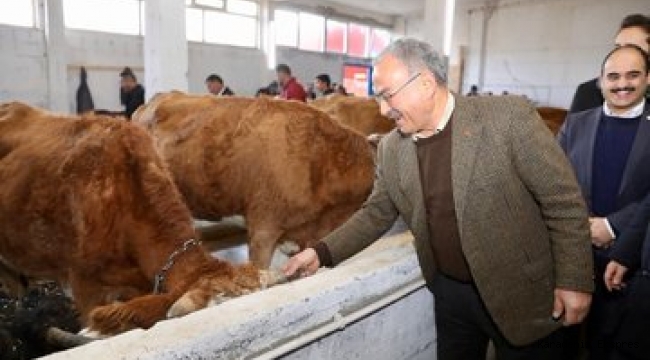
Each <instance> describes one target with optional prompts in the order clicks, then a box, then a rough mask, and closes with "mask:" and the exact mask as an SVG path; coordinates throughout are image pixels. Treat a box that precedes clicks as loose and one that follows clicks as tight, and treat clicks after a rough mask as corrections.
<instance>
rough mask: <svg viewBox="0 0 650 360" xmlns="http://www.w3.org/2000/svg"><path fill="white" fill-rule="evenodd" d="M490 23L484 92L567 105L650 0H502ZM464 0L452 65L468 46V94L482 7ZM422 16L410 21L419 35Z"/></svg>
mask: <svg viewBox="0 0 650 360" xmlns="http://www.w3.org/2000/svg"><path fill="white" fill-rule="evenodd" d="M498 3H499V5H498V7H497V9H496V11H495V12H494V14H493V16H492V18H491V20H490V21H489V23H488V33H487V48H486V49H487V53H486V59H487V60H486V62H485V77H484V86H483V87H482V88H481V89H480V90H481V91H482V92H487V91H492V92H494V93H495V94H500V93H501V92H502V91H503V90H508V91H509V92H510V93H519V94H525V95H527V96H528V97H529V98H531V99H532V100H534V101H536V102H537V103H539V104H540V105H552V106H560V107H568V106H569V104H570V102H571V98H572V97H573V93H574V91H575V88H576V87H577V85H578V84H579V83H581V82H583V81H586V80H589V79H591V78H593V77H595V76H597V75H598V73H599V71H600V63H601V60H602V58H603V57H604V56H605V54H606V53H607V52H608V51H609V49H610V48H611V46H612V44H613V39H614V36H615V34H616V31H617V29H618V26H619V23H620V21H621V20H622V19H623V17H625V16H626V15H628V14H632V13H643V14H647V13H648V10H649V9H650V2H649V1H648V0H617V1H611V0H571V1H566V0H500V1H498ZM481 6H482V4H481V2H480V1H468V2H466V1H462V0H459V1H458V6H457V9H456V18H455V26H454V40H453V48H454V49H453V50H452V57H451V65H452V66H454V65H460V63H461V57H460V53H459V49H460V47H461V46H465V47H466V48H467V53H466V57H465V59H464V67H463V69H462V70H463V81H462V92H466V91H468V90H469V87H470V86H471V85H472V84H477V83H478V82H479V78H480V74H479V69H480V53H479V51H480V44H481V37H482V36H481V35H482V21H483V14H484V12H483V10H481ZM421 21H422V18H421V17H417V16H416V17H413V18H409V19H407V24H408V26H407V27H406V29H407V34H409V35H414V36H418V35H421V34H419V33H418V31H419V29H421V28H422V26H421V24H420V23H419V22H421Z"/></svg>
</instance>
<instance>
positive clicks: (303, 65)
mask: <svg viewBox="0 0 650 360" xmlns="http://www.w3.org/2000/svg"><path fill="white" fill-rule="evenodd" d="M277 63H278V64H280V63H286V64H288V65H289V66H290V67H291V69H292V73H293V75H294V76H296V77H297V78H298V79H299V80H300V81H301V82H302V84H303V85H304V86H305V87H306V86H308V85H309V84H310V83H313V81H314V78H315V77H316V76H317V75H318V74H320V73H326V74H329V75H330V77H331V78H332V82H335V83H341V81H342V80H343V64H347V63H350V64H365V65H368V64H370V60H367V59H357V58H351V57H348V56H344V55H338V54H321V53H316V52H310V51H301V50H297V49H293V48H286V47H281V48H279V49H278V52H277Z"/></svg>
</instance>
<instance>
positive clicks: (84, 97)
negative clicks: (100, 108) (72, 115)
mask: <svg viewBox="0 0 650 360" xmlns="http://www.w3.org/2000/svg"><path fill="white" fill-rule="evenodd" d="M76 98H77V114H83V113H86V112H89V111H93V110H95V103H94V102H93V96H92V94H91V93H90V87H88V74H87V73H86V68H85V67H83V66H82V67H81V69H79V87H78V88H77V96H76Z"/></svg>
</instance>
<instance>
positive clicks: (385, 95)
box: [374, 72, 422, 103]
mask: <svg viewBox="0 0 650 360" xmlns="http://www.w3.org/2000/svg"><path fill="white" fill-rule="evenodd" d="M421 74H422V73H421V72H416V73H415V74H413V75H411V77H409V78H408V79H407V80H406V81H405V82H404V84H402V85H400V86H398V87H397V89H395V90H393V91H389V92H386V91H382V92H380V93H379V94H375V96H374V98H375V100H376V101H377V102H378V103H381V102H382V101H385V102H389V101H390V99H392V98H393V97H394V96H395V95H397V94H398V93H399V92H400V91H402V90H403V89H404V88H405V87H407V86H408V85H409V84H410V83H412V82H413V81H415V79H417V78H418V76H420V75H421Z"/></svg>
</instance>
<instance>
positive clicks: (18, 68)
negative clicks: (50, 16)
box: [0, 25, 48, 107]
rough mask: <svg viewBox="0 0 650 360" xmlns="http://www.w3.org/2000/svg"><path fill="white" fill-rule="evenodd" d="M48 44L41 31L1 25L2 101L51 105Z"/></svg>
mask: <svg viewBox="0 0 650 360" xmlns="http://www.w3.org/2000/svg"><path fill="white" fill-rule="evenodd" d="M44 44H45V42H44V37H43V32H42V31H40V30H37V29H26V28H21V27H14V26H6V25H0V49H1V50H0V52H1V53H2V56H0V102H4V101H9V100H15V99H20V100H23V101H26V102H29V103H30V104H34V105H36V106H40V107H46V106H47V105H48V88H47V61H46V58H45V56H44V53H45V46H44Z"/></svg>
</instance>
